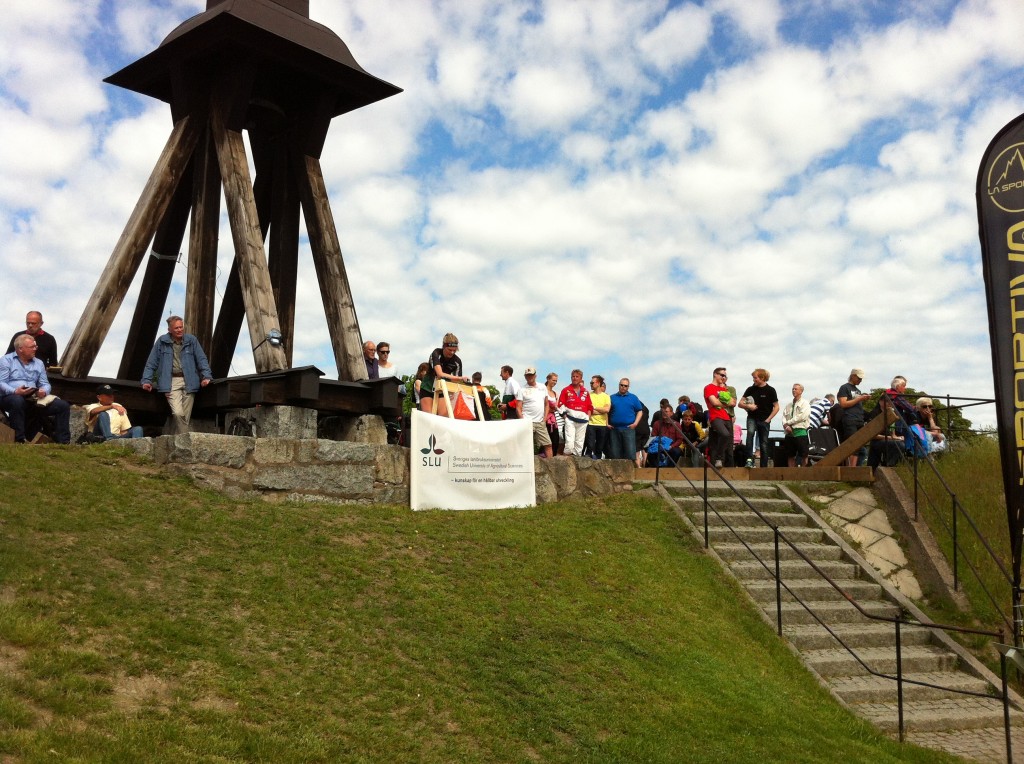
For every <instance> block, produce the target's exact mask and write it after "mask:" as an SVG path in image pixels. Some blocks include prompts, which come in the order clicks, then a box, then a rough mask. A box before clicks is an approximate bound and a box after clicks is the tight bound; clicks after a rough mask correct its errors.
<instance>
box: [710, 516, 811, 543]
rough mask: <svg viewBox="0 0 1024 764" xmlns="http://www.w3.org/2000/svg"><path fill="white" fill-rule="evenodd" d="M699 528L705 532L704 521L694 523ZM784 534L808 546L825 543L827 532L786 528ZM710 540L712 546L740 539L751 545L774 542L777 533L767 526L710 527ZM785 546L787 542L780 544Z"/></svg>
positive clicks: (791, 539) (795, 541)
mask: <svg viewBox="0 0 1024 764" xmlns="http://www.w3.org/2000/svg"><path fill="white" fill-rule="evenodd" d="M694 524H695V525H696V526H697V527H698V528H700V529H701V530H702V531H703V528H704V524H703V521H701V522H700V523H694ZM782 534H783V535H784V536H785V537H786V538H788V539H789V540H790V541H792V542H794V543H796V544H807V543H811V544H814V543H819V542H821V541H824V540H825V538H826V536H825V531H823V530H821V529H820V528H786V529H784V530H783V531H782ZM708 538H709V539H710V540H711V543H712V544H718V543H720V542H721V543H726V544H729V543H736V542H737V540H738V539H743V540H744V541H746V542H747V543H748V544H749V543H761V544H764V543H767V542H769V541H774V539H775V531H773V530H772V529H771V528H769V527H768V526H767V525H761V526H756V527H742V528H726V527H725V526H724V525H720V526H711V525H710V524H709V525H708ZM781 544H785V542H780V545H781Z"/></svg>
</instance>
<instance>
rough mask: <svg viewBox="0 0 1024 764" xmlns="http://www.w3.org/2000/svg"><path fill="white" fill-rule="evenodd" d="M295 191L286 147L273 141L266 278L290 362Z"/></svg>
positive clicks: (296, 240)
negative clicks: (271, 292)
mask: <svg viewBox="0 0 1024 764" xmlns="http://www.w3.org/2000/svg"><path fill="white" fill-rule="evenodd" d="M301 212H302V210H301V208H300V206H299V191H298V189H297V188H296V187H295V178H294V174H293V173H290V172H288V147H287V145H286V144H285V143H284V141H280V140H279V141H275V142H274V193H273V199H272V202H271V212H270V247H269V252H268V259H269V265H270V281H271V283H272V284H273V285H274V299H275V300H276V301H277V310H278V318H280V319H281V334H283V335H284V352H285V355H286V356H287V358H288V365H289V366H291V365H292V357H293V356H292V353H293V351H294V350H295V295H296V291H297V286H298V270H299V216H300V215H301Z"/></svg>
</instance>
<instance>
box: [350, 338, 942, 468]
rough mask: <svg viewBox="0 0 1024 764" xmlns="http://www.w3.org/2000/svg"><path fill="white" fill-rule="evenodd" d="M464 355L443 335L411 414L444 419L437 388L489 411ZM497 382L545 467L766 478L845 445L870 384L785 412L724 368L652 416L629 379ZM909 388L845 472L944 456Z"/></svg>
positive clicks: (798, 399) (760, 378)
mask: <svg viewBox="0 0 1024 764" xmlns="http://www.w3.org/2000/svg"><path fill="white" fill-rule="evenodd" d="M368 344H372V343H368ZM458 349H459V340H458V338H457V337H456V336H455V335H454V334H451V333H449V334H446V335H445V337H444V339H443V341H442V343H441V347H439V348H436V349H435V350H434V352H433V353H431V356H430V359H429V360H428V361H426V362H424V363H421V364H420V366H419V368H418V369H417V372H416V376H415V381H414V385H413V395H414V404H415V406H416V407H417V408H419V409H420V410H422V411H426V412H430V413H437V414H441V415H447V414H448V406H449V405H450V404H451V401H450V400H449V399H448V398H447V397H446V396H443V395H440V396H435V395H434V388H435V384H436V381H437V380H439V379H443V380H447V381H451V382H457V383H463V384H472V385H473V386H474V387H475V388H476V391H477V393H478V405H480V406H482V407H484V408H485V410H489V409H490V407H491V400H490V396H489V394H488V393H487V391H486V389H485V388H484V387H483V385H482V384H481V382H482V374H481V373H480V372H476V373H474V374H473V375H472V376H466V374H465V372H464V371H463V367H462V360H461V359H460V358H459V356H458V354H457V352H456V351H458ZM499 374H500V377H501V380H502V383H503V385H504V387H503V390H502V393H501V397H500V402H499V404H498V411H499V415H500V416H501V417H502V418H505V419H508V418H523V419H526V420H528V421H530V422H531V424H532V426H533V432H534V446H535V450H536V451H537V452H538V453H539V454H540V455H541V456H542V457H550V456H553V455H555V456H557V455H566V456H570V455H571V456H589V457H590V458H592V459H602V458H609V459H633V460H635V461H636V463H637V465H638V466H645V465H653V464H659V463H660V464H662V465H667V464H670V463H671V464H682V465H689V466H699V465H700V464H701V463H702V459H704V458H706V459H707V460H708V462H709V463H710V464H712V465H714V466H715V467H716V468H722V467H733V466H746V467H748V468H754V467H761V468H764V467H768V466H769V463H771V464H772V465H774V466H791V467H802V466H806V465H807V464H809V459H810V452H811V448H810V440H811V436H812V433H813V431H815V430H821V429H826V430H829V431H834V433H835V436H836V440H838V442H840V443H841V442H844V441H846V440H848V439H849V438H850V437H852V436H853V435H854V433H856V432H857V431H859V430H860V429H861V428H862V427H863V426H864V425H865V423H866V421H867V420H868V419H869V418H870V415H869V414H868V412H867V411H866V409H865V407H864V403H865V402H866V401H868V400H869V399H870V397H871V396H870V395H869V394H868V393H865V392H863V391H862V390H861V389H860V385H861V384H862V383H863V381H864V370H863V369H860V368H854V369H852V370H851V371H850V374H849V376H848V377H847V380H846V382H845V383H843V384H842V385H841V386H840V387H839V390H838V392H836V393H827V394H825V395H822V396H818V397H814V398H811V399H810V400H808V399H807V398H806V397H805V395H804V393H805V390H804V386H803V385H802V384H800V383H795V384H794V385H793V386H792V388H791V391H790V392H791V396H792V397H791V398H790V400H788V401H786V402H783V401H781V400H780V399H779V396H778V393H777V392H776V390H775V388H774V387H772V386H771V385H770V384H769V379H770V378H771V374H770V372H769V371H768V370H767V369H763V368H757V369H754V370H753V371H752V372H751V382H750V385H749V386H747V387H746V389H745V390H744V391H743V392H742V394H738V393H737V388H736V387H734V386H732V385H730V384H729V376H728V371H727V369H726V368H725V367H718V368H716V369H714V371H713V372H712V378H711V381H710V382H709V383H708V384H707V385H705V386H704V388H703V390H702V394H701V396H700V397H699V398H696V399H691V397H690V396H688V395H681V396H679V398H678V399H677V404H676V405H675V406H673V405H672V403H671V402H670V401H669V400H668V399H667V398H662V399H661V401H659V404H658V407H657V408H656V410H655V411H654V412H653V414H652V413H651V412H650V410H649V409H648V407H647V406H646V405H645V404H644V403H643V402H642V401H640V399H639V398H637V396H636V395H634V394H633V393H632V392H630V380H629V379H628V378H627V377H623V378H622V379H620V380H619V381H618V387H617V389H616V391H615V392H612V393H609V392H608V391H607V385H606V383H605V379H604V377H603V376H601V375H600V374H594V375H592V376H591V377H590V379H589V385H588V386H585V385H584V374H583V371H582V370H581V369H573V370H572V372H571V375H570V384H568V385H566V386H565V387H563V388H561V389H560V390H559V389H558V374H557V373H555V372H551V373H549V374H547V375H546V377H545V380H544V384H543V385H541V384H539V382H538V379H537V370H536V369H535V368H533V367H528V368H527V369H525V370H524V372H523V379H524V382H523V383H519V382H518V381H517V380H516V379H515V378H514V370H513V369H512V367H511V366H508V365H505V366H502V367H501V370H500V372H499ZM906 387H907V380H906V378H905V377H903V376H897V377H895V378H894V379H893V380H892V383H891V386H890V387H889V389H887V390H886V392H885V395H884V396H883V397H884V399H885V401H886V402H887V404H886V405H892V406H893V407H894V408H895V409H896V411H897V412H898V414H899V417H898V418H897V419H896V421H895V422H893V423H892V424H891V425H888V426H887V427H886V428H884V429H883V432H882V433H881V434H879V435H877V436H875V437H874V438H873V439H872V440H871V442H870V443H868V444H867V445H865V446H864V447H862V448H860V449H858V450H857V451H856V452H855V453H854V454H853V455H851V456H850V457H849V459H848V460H847V465H849V466H856V465H858V464H861V465H862V464H868V465H871V466H877V464H883V463H889V462H890V461H891V460H892V458H893V456H892V448H893V447H894V446H897V445H898V446H899V447H901V448H904V447H906V444H908V443H910V439H911V438H916V439H917V440H918V441H919V442H920V451H921V452H924V453H927V452H931V451H938V450H941V449H942V448H944V447H945V437H944V435H943V433H942V430H941V428H940V427H939V426H938V424H937V422H936V420H935V415H934V405H933V403H932V400H931V399H930V398H927V397H921V398H919V399H918V400H917V401H916V402H915V403H911V402H910V401H909V400H908V399H907V397H906V396H905V394H904V393H905V390H906ZM455 397H456V396H455V395H453V396H452V400H454V399H455ZM435 399H436V406H435ZM701 401H703V403H701ZM737 408H739V409H742V410H744V411H745V412H746V415H747V416H746V427H745V433H744V427H743V426H742V425H740V424H738V423H737V421H736V413H737V411H736V410H737ZM435 409H436V410H435ZM472 416H473V413H472V412H469V417H472ZM467 418H468V417H467ZM484 418H488V417H484ZM773 425H775V426H777V427H779V428H780V429H781V438H778V437H777V438H773V437H772V432H773V430H772V428H773ZM775 432H776V433H778V432H779V430H775ZM773 440H774V441H775V442H777V443H779V445H780V446H781V453H772V443H773Z"/></svg>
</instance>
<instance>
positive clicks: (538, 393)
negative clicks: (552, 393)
mask: <svg viewBox="0 0 1024 764" xmlns="http://www.w3.org/2000/svg"><path fill="white" fill-rule="evenodd" d="M516 400H517V401H522V405H523V419H525V420H527V421H528V422H543V421H544V404H545V403H546V402H547V400H548V389H547V388H546V387H544V386H543V385H534V386H533V387H530V386H529V385H523V386H522V388H520V390H519V393H518V394H517V395H516Z"/></svg>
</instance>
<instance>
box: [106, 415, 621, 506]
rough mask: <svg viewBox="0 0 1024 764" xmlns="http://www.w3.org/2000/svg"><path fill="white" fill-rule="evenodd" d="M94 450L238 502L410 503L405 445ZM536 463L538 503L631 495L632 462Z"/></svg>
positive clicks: (215, 442) (166, 442)
mask: <svg viewBox="0 0 1024 764" xmlns="http://www.w3.org/2000/svg"><path fill="white" fill-rule="evenodd" d="M89 447H90V448H118V447H120V448H125V449H127V450H131V451H134V452H135V453H137V454H139V455H140V456H145V457H148V458H150V459H152V460H153V462H154V463H155V464H157V465H160V466H162V467H164V468H165V469H167V470H168V471H169V472H171V473H173V474H177V475H187V476H188V477H191V478H192V479H193V480H195V481H196V482H197V483H199V484H201V485H204V486H207V487H209V488H212V489H214V490H216V491H219V492H222V493H225V494H227V495H229V496H233V497H236V498H242V497H261V498H263V499H266V500H269V501H282V500H297V501H323V502H331V503H340V504H372V503H388V504H408V503H409V449H407V448H403V447H401V446H389V445H382V444H379V443H354V442H348V441H335V440H323V439H290V438H251V437H238V436H232V435H214V434H207V433H195V432H193V433H187V434H184V435H173V436H172V435H165V436H162V437H159V438H141V439H139V440H122V441H112V442H110V443H104V444H99V445H95V446H89ZM534 464H535V469H536V481H537V503H538V504H545V503H548V502H553V501H558V500H561V499H567V498H582V497H587V496H601V495H606V494H612V493H621V492H623V491H629V490H632V481H633V470H634V466H633V463H632V462H630V461H626V460H615V461H607V460H606V461H592V460H590V459H581V458H576V457H558V458H554V459H540V458H537V459H535V460H534Z"/></svg>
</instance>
